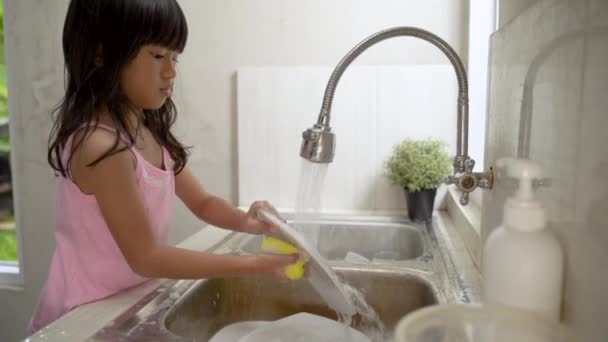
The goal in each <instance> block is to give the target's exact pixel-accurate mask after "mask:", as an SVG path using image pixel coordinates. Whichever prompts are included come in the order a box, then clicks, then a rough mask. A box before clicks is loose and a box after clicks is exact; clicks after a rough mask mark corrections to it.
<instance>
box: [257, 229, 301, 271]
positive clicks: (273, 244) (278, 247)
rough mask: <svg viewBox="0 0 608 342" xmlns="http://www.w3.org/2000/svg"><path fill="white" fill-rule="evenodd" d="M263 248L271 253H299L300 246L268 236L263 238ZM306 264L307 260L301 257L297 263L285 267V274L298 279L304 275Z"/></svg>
mask: <svg viewBox="0 0 608 342" xmlns="http://www.w3.org/2000/svg"><path fill="white" fill-rule="evenodd" d="M262 250H263V251H264V252H269V253H279V254H297V253H298V252H299V251H298V248H297V247H296V246H294V245H292V244H290V243H288V242H285V241H283V240H280V239H277V238H275V237H272V236H267V237H265V238H264V240H262ZM304 265H306V260H303V259H300V260H298V261H296V262H295V263H293V264H291V265H288V266H286V267H285V276H286V277H287V278H288V279H291V280H297V279H300V278H302V276H303V275H304Z"/></svg>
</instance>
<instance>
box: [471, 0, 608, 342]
mask: <svg viewBox="0 0 608 342" xmlns="http://www.w3.org/2000/svg"><path fill="white" fill-rule="evenodd" d="M491 54H492V58H491V69H490V78H491V84H490V105H489V112H488V127H487V135H486V137H487V138H486V156H485V161H486V168H487V167H489V166H490V165H492V164H494V163H495V161H496V160H497V159H499V158H501V157H507V156H515V155H516V153H517V148H518V143H519V142H521V140H520V139H519V137H518V133H519V123H520V109H521V104H522V103H524V104H525V105H529V106H531V120H530V122H531V126H530V127H531V134H530V146H529V152H530V157H531V158H532V159H535V160H538V161H540V162H542V164H543V165H544V167H545V168H546V173H547V176H548V177H549V178H551V180H552V185H551V187H550V188H544V189H541V190H540V197H541V198H542V199H543V200H544V202H545V204H546V206H547V211H548V214H549V218H550V223H549V224H550V227H551V229H552V230H553V231H554V232H555V233H556V234H557V235H558V237H559V238H560V240H561V242H562V244H563V246H564V248H565V252H566V261H567V263H566V273H565V274H566V275H565V294H564V305H563V319H564V320H565V322H566V323H567V324H568V325H570V326H571V327H573V328H574V330H575V332H576V335H575V336H576V339H575V340H576V341H585V342H587V341H597V342H600V341H606V338H607V336H608V325H607V324H606V322H607V320H606V317H607V316H608V292H607V291H606V288H607V285H608V273H607V272H606V267H605V265H606V258H608V178H606V175H608V150H607V148H608V134H607V130H608V96H607V94H608V59H607V58H606V56H608V2H606V1H605V0H545V1H538V2H537V3H536V4H534V5H533V6H532V7H530V8H529V9H527V10H526V11H525V12H524V13H523V14H521V15H520V16H518V17H516V18H515V19H514V20H513V21H511V22H509V23H507V24H506V25H505V26H503V27H502V28H501V29H500V30H499V31H498V32H497V33H495V34H494V35H493V37H492V52H491ZM526 74H527V75H528V80H527V81H526ZM533 74H535V77H530V75H533ZM524 84H525V85H526V86H530V89H532V91H530V92H528V93H527V95H526V96H525V98H524V96H523V93H524V92H523V88H524ZM511 191H512V188H510V186H509V184H508V182H506V180H505V179H504V178H501V177H499V178H498V179H497V186H496V188H495V189H494V190H493V191H491V192H487V191H486V192H485V193H484V203H483V205H484V210H483V218H482V235H483V236H484V237H487V235H488V234H489V233H490V232H491V231H492V230H493V229H494V227H496V226H497V225H499V224H500V222H501V221H502V207H503V204H504V199H505V197H506V196H507V194H509V193H510V192H511Z"/></svg>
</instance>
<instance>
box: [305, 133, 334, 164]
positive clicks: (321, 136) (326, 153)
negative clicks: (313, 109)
mask: <svg viewBox="0 0 608 342" xmlns="http://www.w3.org/2000/svg"><path fill="white" fill-rule="evenodd" d="M335 146H336V143H335V135H334V134H333V133H332V132H331V127H329V126H328V125H322V124H315V125H314V126H313V127H311V128H309V129H307V130H305V131H304V132H302V146H301V147H300V157H302V158H304V159H306V160H309V161H311V162H313V163H324V164H326V163H331V162H332V161H333V160H334V150H335Z"/></svg>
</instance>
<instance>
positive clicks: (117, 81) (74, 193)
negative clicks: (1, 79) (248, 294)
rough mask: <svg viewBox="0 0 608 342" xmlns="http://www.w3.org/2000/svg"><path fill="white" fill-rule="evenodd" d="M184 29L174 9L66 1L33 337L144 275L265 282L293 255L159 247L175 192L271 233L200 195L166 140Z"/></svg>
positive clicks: (138, 1)
mask: <svg viewBox="0 0 608 342" xmlns="http://www.w3.org/2000/svg"><path fill="white" fill-rule="evenodd" d="M187 36H188V28H187V24H186V19H185V17H184V14H183V13H182V10H181V9H180V7H179V5H178V4H177V2H176V0H72V1H71V2H70V4H69V9H68V13H67V17H66V19H65V25H64V31H63V51H64V58H65V66H66V77H67V88H66V93H65V97H64V99H63V100H62V102H61V104H60V105H59V107H58V109H57V112H56V114H57V116H56V120H55V124H54V127H53V131H52V133H51V138H50V143H49V153H48V157H49V163H50V164H51V166H52V167H53V168H54V169H55V170H56V171H57V172H58V174H60V178H59V183H58V193H57V203H56V205H57V209H56V222H55V238H56V249H55V253H54V255H53V259H52V262H51V268H50V272H49V276H48V280H47V283H46V286H45V288H44V290H43V293H42V298H41V301H40V303H39V304H38V308H37V310H36V312H35V314H34V316H33V318H32V321H31V325H30V330H31V331H32V332H33V331H36V330H38V329H40V328H42V327H44V326H45V325H47V324H48V323H50V322H52V321H54V320H55V319H57V318H59V317H60V316H62V315H63V314H65V313H66V312H68V311H70V310H71V309H73V308H74V307H77V306H79V305H81V304H83V303H88V302H91V301H96V300H99V299H102V298H105V297H108V296H111V295H113V294H115V293H117V292H119V291H121V290H124V289H126V288H129V287H132V286H135V285H137V284H140V283H142V282H144V281H145V280H146V278H154V277H160V278H179V279H192V278H208V277H225V276H236V275H247V274H253V273H266V274H271V275H274V276H276V277H277V278H281V277H283V275H282V274H283V272H282V270H283V268H284V267H285V266H286V265H288V264H290V263H292V262H294V261H295V260H296V258H297V257H296V256H278V255H265V254H260V255H255V256H220V255H212V254H206V253H200V252H195V251H190V250H185V249H180V248H177V247H172V246H169V245H167V244H166V242H167V233H168V228H169V225H170V222H171V220H172V215H173V206H174V198H175V195H177V197H179V198H180V199H181V200H182V201H183V202H184V203H185V204H186V205H187V207H188V208H189V209H190V210H191V211H192V212H193V213H194V214H195V215H196V216H197V217H199V218H200V219H201V220H204V221H206V222H208V223H209V224H211V225H214V226H218V227H223V228H227V229H232V230H235V231H240V232H247V233H253V234H259V233H267V232H270V231H271V230H272V228H271V227H270V226H269V225H267V224H265V223H263V222H261V221H258V220H257V219H256V216H255V213H256V212H257V210H258V209H259V208H261V207H265V208H267V209H269V210H274V209H273V208H272V207H271V206H270V205H269V204H268V203H267V202H255V203H253V204H252V205H251V207H250V209H249V212H247V213H245V212H242V211H240V210H239V209H237V208H235V207H233V206H232V205H230V204H229V203H227V202H226V201H224V200H222V199H220V198H218V197H216V196H213V195H211V194H209V193H207V192H206V191H205V190H204V189H203V188H202V186H201V185H200V184H199V183H198V181H197V180H196V179H195V177H194V176H193V175H192V172H191V171H190V170H189V169H188V167H187V165H186V160H187V152H186V148H185V147H184V145H182V144H181V143H180V142H179V141H178V140H177V139H176V137H175V136H174V135H173V134H172V133H171V130H170V128H171V126H172V124H173V123H174V121H175V117H176V109H175V106H174V104H173V102H172V101H171V94H172V91H173V81H174V79H175V76H176V70H175V66H176V63H177V57H178V55H179V54H180V53H181V52H182V51H183V50H184V47H185V45H186V39H187Z"/></svg>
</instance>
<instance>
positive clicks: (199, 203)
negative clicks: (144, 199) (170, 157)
mask: <svg viewBox="0 0 608 342" xmlns="http://www.w3.org/2000/svg"><path fill="white" fill-rule="evenodd" d="M175 192H176V193H177V196H178V197H179V198H180V199H181V200H182V201H183V202H184V203H185V204H186V206H187V207H188V208H189V209H190V211H192V213H193V214H194V215H196V216H197V217H198V218H199V219H201V220H203V221H205V222H207V223H209V224H211V225H213V226H216V227H221V228H226V229H230V230H236V231H241V232H246V233H253V234H260V233H267V232H274V231H275V227H272V226H271V225H269V224H266V223H264V222H262V221H260V220H258V219H257V218H256V215H255V213H256V212H257V210H258V209H260V208H264V209H266V210H269V211H271V212H274V213H275V214H277V216H278V213H277V212H276V210H275V209H274V208H273V207H272V206H271V205H270V204H269V203H268V202H266V201H256V202H254V203H253V204H252V205H251V206H250V208H249V211H248V212H244V211H242V210H240V209H238V208H236V207H234V206H233V205H232V204H230V203H228V202H227V201H225V200H224V199H222V198H220V197H217V196H215V195H212V194H210V193H208V192H207V191H205V189H204V188H203V186H202V185H201V184H200V183H199V181H198V180H197V179H196V177H194V175H193V174H192V171H190V169H189V168H188V167H187V166H186V167H184V169H183V170H182V171H181V172H180V173H179V174H178V175H176V176H175Z"/></svg>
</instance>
